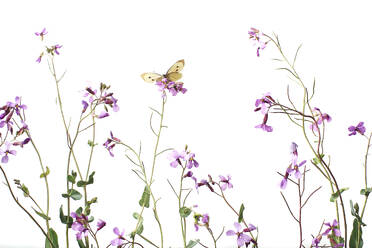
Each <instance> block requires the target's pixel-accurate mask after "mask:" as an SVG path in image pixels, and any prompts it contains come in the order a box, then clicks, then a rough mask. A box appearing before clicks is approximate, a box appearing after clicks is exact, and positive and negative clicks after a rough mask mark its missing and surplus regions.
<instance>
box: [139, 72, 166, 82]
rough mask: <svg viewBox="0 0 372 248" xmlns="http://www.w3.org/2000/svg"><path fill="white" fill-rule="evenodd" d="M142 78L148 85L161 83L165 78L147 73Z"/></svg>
mask: <svg viewBox="0 0 372 248" xmlns="http://www.w3.org/2000/svg"><path fill="white" fill-rule="evenodd" d="M141 78H142V79H143V80H144V81H145V82H147V83H154V82H156V81H160V80H161V79H162V78H163V76H162V75H160V74H158V73H153V72H147V73H143V74H141Z"/></svg>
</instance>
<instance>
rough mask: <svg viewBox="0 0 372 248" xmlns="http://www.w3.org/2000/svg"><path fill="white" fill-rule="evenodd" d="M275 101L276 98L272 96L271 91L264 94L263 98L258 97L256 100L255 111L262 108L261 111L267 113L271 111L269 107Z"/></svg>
mask: <svg viewBox="0 0 372 248" xmlns="http://www.w3.org/2000/svg"><path fill="white" fill-rule="evenodd" d="M274 103H275V100H274V99H273V98H272V97H271V95H270V92H267V93H265V94H264V95H263V97H262V98H260V99H256V102H255V106H256V108H255V110H254V111H255V112H256V111H259V110H261V113H262V114H264V115H266V114H267V112H268V111H269V107H270V106H272V105H273V104H274Z"/></svg>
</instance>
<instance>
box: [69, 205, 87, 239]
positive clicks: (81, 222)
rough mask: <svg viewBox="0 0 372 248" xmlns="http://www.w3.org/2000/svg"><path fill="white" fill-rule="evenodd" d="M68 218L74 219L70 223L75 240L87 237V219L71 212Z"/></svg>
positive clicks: (82, 215)
mask: <svg viewBox="0 0 372 248" xmlns="http://www.w3.org/2000/svg"><path fill="white" fill-rule="evenodd" d="M70 216H71V217H72V218H74V219H75V221H74V222H73V223H72V225H71V228H72V230H74V231H76V234H75V235H76V239H77V240H81V239H82V237H83V236H84V237H87V236H88V234H89V229H88V228H87V223H88V218H87V217H86V216H85V215H84V214H81V215H78V214H77V213H75V212H71V214H70Z"/></svg>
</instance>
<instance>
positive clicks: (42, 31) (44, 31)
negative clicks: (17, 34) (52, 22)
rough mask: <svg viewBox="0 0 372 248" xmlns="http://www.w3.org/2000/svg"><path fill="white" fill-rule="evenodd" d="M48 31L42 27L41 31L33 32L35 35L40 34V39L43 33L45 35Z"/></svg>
mask: <svg viewBox="0 0 372 248" xmlns="http://www.w3.org/2000/svg"><path fill="white" fill-rule="evenodd" d="M47 33H48V32H47V31H46V28H43V30H41V32H40V33H39V32H35V35H36V36H40V38H41V40H43V39H44V35H46V34H47Z"/></svg>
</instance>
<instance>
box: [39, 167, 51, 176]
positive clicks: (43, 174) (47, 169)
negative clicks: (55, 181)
mask: <svg viewBox="0 0 372 248" xmlns="http://www.w3.org/2000/svg"><path fill="white" fill-rule="evenodd" d="M49 173H50V170H49V167H48V166H47V167H46V171H45V172H44V173H41V175H40V178H43V177H47V176H48V175H49Z"/></svg>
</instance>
